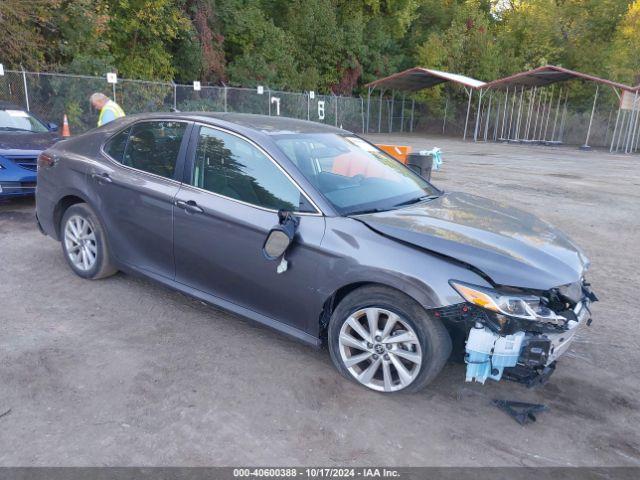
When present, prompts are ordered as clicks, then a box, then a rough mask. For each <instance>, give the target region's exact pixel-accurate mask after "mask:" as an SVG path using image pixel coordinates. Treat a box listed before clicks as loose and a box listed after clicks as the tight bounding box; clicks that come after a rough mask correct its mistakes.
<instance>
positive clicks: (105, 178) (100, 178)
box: [91, 173, 113, 184]
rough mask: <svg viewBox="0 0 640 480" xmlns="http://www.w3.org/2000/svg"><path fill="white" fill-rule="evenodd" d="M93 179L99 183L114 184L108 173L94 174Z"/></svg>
mask: <svg viewBox="0 0 640 480" xmlns="http://www.w3.org/2000/svg"><path fill="white" fill-rule="evenodd" d="M91 178H93V179H94V180H95V181H96V182H98V183H102V184H104V183H113V180H111V177H110V176H109V174H108V173H92V174H91Z"/></svg>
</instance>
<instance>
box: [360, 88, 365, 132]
mask: <svg viewBox="0 0 640 480" xmlns="http://www.w3.org/2000/svg"><path fill="white" fill-rule="evenodd" d="M360 113H361V114H362V134H363V135H364V132H365V130H364V98H362V97H360Z"/></svg>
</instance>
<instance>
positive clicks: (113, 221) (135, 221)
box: [91, 121, 190, 279]
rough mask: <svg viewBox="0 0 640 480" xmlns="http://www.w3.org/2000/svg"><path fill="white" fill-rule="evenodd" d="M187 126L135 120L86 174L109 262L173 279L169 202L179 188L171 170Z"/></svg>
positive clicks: (175, 166) (176, 165)
mask: <svg viewBox="0 0 640 480" xmlns="http://www.w3.org/2000/svg"><path fill="white" fill-rule="evenodd" d="M189 128H190V124H189V123H187V122H179V121H145V122H139V123H136V124H134V125H132V126H131V127H129V128H127V129H126V130H124V131H122V132H120V133H118V134H117V135H115V136H114V137H113V138H112V139H111V140H110V141H109V142H108V143H107V144H106V145H105V148H104V150H105V153H106V155H108V156H109V157H110V159H111V160H113V161H111V162H102V163H97V162H96V164H95V165H94V166H93V167H92V170H91V185H92V188H93V189H94V191H95V193H96V195H94V197H95V199H96V200H95V201H96V203H97V205H96V206H97V209H98V211H99V212H100V215H101V218H102V220H103V224H104V226H105V230H106V234H107V238H108V241H109V248H110V249H111V253H112V254H113V255H114V256H115V258H116V259H117V260H118V261H119V262H121V263H124V264H126V265H129V266H132V267H135V268H138V269H142V270H144V271H146V272H147V273H151V274H157V275H162V276H163V277H167V278H171V279H173V278H174V276H175V265H174V261H173V201H174V198H175V196H176V194H177V193H178V190H179V188H180V182H179V181H178V180H176V179H177V178H178V177H177V175H176V173H177V172H176V170H180V172H179V173H180V175H181V174H182V171H181V170H182V169H181V166H182V164H181V162H178V160H179V159H180V158H181V156H182V157H184V150H186V144H187V143H188V132H187V131H188V130H189Z"/></svg>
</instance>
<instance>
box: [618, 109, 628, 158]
mask: <svg viewBox="0 0 640 480" xmlns="http://www.w3.org/2000/svg"><path fill="white" fill-rule="evenodd" d="M626 120H627V111H626V110H624V111H623V112H622V122H621V123H620V132H618V141H617V142H616V152H617V151H618V150H620V139H621V138H622V135H623V133H622V132H623V131H624V123H625V122H626Z"/></svg>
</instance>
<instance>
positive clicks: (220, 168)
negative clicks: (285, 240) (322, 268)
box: [174, 126, 325, 331]
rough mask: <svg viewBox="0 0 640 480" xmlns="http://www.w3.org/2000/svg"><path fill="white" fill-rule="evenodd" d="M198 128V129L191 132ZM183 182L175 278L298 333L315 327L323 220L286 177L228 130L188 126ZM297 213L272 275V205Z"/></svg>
mask: <svg viewBox="0 0 640 480" xmlns="http://www.w3.org/2000/svg"><path fill="white" fill-rule="evenodd" d="M198 128H199V130H197V129H198ZM193 136H194V141H193V142H192V145H193V148H192V150H193V151H192V152H191V153H190V154H189V157H192V158H191V159H190V160H188V165H187V170H188V172H190V173H188V180H189V181H188V182H187V181H186V179H185V183H184V184H183V186H182V188H181V189H180V191H179V192H178V195H177V197H176V202H175V203H176V207H175V215H174V238H175V240H174V245H175V252H174V254H175V259H176V280H177V281H179V282H181V283H184V284H186V285H189V286H191V287H193V288H196V289H198V290H200V291H203V292H206V293H209V294H211V295H214V296H217V297H219V298H222V299H224V300H227V301H230V302H232V303H234V304H236V305H239V306H241V307H245V308H248V309H250V310H253V311H255V312H257V313H260V314H262V315H265V316H267V317H270V318H273V319H276V320H279V321H281V322H283V323H286V324H289V325H291V326H293V327H295V328H298V329H300V330H304V331H309V330H312V329H313V327H315V328H316V330H317V322H318V315H319V313H320V310H321V308H322V305H321V301H320V300H319V299H318V295H316V290H315V281H316V272H317V267H318V264H319V262H320V261H323V259H322V258H321V256H320V255H319V247H320V242H321V240H322V237H323V234H324V226H325V221H324V217H323V216H322V215H321V214H320V212H319V211H318V209H317V208H316V207H315V206H313V204H312V203H311V201H310V200H309V199H308V198H307V197H306V196H305V195H304V194H303V193H302V191H301V190H300V189H299V188H298V187H297V185H296V184H295V183H294V182H293V180H292V179H291V178H290V177H289V176H288V175H287V174H286V173H285V172H284V171H283V170H282V169H281V168H280V167H279V166H278V165H277V164H276V163H275V161H274V160H272V159H271V158H270V157H269V156H268V155H267V154H266V153H265V152H264V151H263V150H262V149H261V148H259V147H258V146H257V145H256V144H254V143H252V142H250V141H249V140H248V139H246V138H244V137H241V136H239V135H236V134H234V133H232V132H228V131H224V130H221V129H217V128H213V127H208V126H202V127H197V126H196V127H194V133H193ZM279 209H287V210H290V211H293V212H295V213H296V215H297V216H298V217H299V218H300V224H299V228H298V235H297V237H296V239H295V242H294V244H293V245H292V247H291V248H290V250H289V251H288V252H287V254H286V258H287V260H288V262H289V268H288V270H287V271H286V272H284V273H280V274H279V273H277V271H276V268H277V266H278V262H274V261H269V260H267V259H266V258H265V257H264V256H263V254H262V245H263V243H264V240H265V238H266V236H267V233H268V232H269V230H270V229H271V228H272V227H273V226H274V225H277V224H278V214H277V212H278V210H279Z"/></svg>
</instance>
